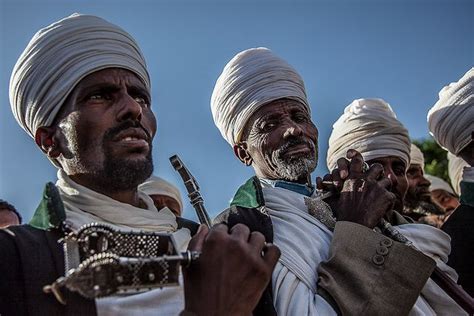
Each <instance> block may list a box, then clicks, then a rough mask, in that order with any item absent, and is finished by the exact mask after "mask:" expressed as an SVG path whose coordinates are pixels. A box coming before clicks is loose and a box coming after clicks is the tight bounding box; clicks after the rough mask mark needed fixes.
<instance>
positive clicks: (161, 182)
mask: <svg viewBox="0 0 474 316" xmlns="http://www.w3.org/2000/svg"><path fill="white" fill-rule="evenodd" d="M138 190H140V191H142V192H143V193H145V194H147V195H164V196H169V197H170V198H172V199H173V200H175V201H176V202H178V204H179V211H180V212H182V211H183V201H182V200H181V193H180V192H179V189H178V188H177V187H175V186H174V185H173V184H172V183H171V182H168V181H166V180H165V179H163V178H160V177H155V176H151V177H150V178H149V179H148V180H146V181H145V182H143V183H142V184H140V185H139V186H138Z"/></svg>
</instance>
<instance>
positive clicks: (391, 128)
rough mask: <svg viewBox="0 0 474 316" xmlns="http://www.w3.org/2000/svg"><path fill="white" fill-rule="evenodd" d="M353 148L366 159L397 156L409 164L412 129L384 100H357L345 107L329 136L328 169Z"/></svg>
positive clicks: (332, 167) (333, 166)
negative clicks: (409, 135)
mask: <svg viewBox="0 0 474 316" xmlns="http://www.w3.org/2000/svg"><path fill="white" fill-rule="evenodd" d="M349 149H355V150H357V151H359V152H360V153H361V154H362V156H363V157H364V160H366V161H367V160H372V159H375V158H381V157H387V156H395V157H398V158H400V159H401V160H403V161H404V162H405V164H406V165H407V167H408V164H409V162H410V139H409V138H408V131H407V130H406V129H405V127H404V126H403V125H402V123H400V121H398V120H397V117H396V115H395V113H394V112H393V111H392V108H391V107H390V105H389V104H388V103H387V102H385V101H384V100H382V99H358V100H354V101H353V102H352V103H351V104H349V105H348V106H347V107H346V108H345V109H344V113H343V114H342V116H341V117H340V118H339V119H338V120H337V121H336V123H334V125H333V129H332V133H331V136H330V137H329V148H328V154H327V160H326V162H327V167H328V169H329V170H333V169H334V168H336V167H337V160H338V159H339V158H341V157H346V153H347V150H349Z"/></svg>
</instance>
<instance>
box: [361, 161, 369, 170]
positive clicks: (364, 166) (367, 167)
mask: <svg viewBox="0 0 474 316" xmlns="http://www.w3.org/2000/svg"><path fill="white" fill-rule="evenodd" d="M369 168H370V167H369V164H368V163H366V162H365V161H364V164H363V165H362V172H367V170H369Z"/></svg>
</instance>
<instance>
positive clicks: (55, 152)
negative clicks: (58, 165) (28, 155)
mask: <svg viewBox="0 0 474 316" xmlns="http://www.w3.org/2000/svg"><path fill="white" fill-rule="evenodd" d="M35 142H36V145H38V147H39V148H41V150H42V151H43V152H44V153H45V154H46V155H48V157H50V158H58V157H59V155H60V154H61V150H60V144H59V139H58V137H57V136H56V128H55V127H52V126H48V127H45V126H42V127H39V128H38V129H37V130H36V133H35Z"/></svg>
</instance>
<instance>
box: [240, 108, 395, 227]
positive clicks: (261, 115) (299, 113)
mask: <svg viewBox="0 0 474 316" xmlns="http://www.w3.org/2000/svg"><path fill="white" fill-rule="evenodd" d="M244 130H245V131H244V133H243V135H242V140H243V141H242V142H240V143H239V144H237V145H235V146H234V153H235V155H236V156H237V157H238V158H239V159H240V161H242V162H243V163H244V164H246V165H252V166H253V168H254V170H255V173H256V175H257V176H258V177H260V178H267V179H274V180H275V179H282V178H281V177H280V175H279V174H278V172H277V168H276V167H275V165H274V164H273V162H272V161H271V159H269V158H268V157H271V153H272V152H273V151H275V150H277V149H278V148H280V147H281V146H282V144H284V143H285V142H287V140H288V139H289V138H297V139H300V140H301V141H302V142H301V143H300V144H298V145H296V146H294V147H290V149H289V150H288V151H287V152H285V154H286V155H288V156H293V157H301V156H304V157H306V156H310V157H314V158H315V159H317V152H316V148H317V143H318V130H317V128H316V126H315V125H314V124H313V122H312V121H311V118H310V116H309V114H308V113H307V112H306V111H304V110H303V109H302V106H301V105H300V104H298V102H297V101H294V100H288V99H280V100H276V101H274V102H271V103H269V104H267V105H264V106H262V107H261V108H260V109H259V110H257V111H256V112H255V113H254V114H253V115H252V116H251V118H250V120H249V121H248V123H247V124H246V128H245V129H244ZM312 151H313V152H312ZM311 154H312V155H311ZM348 158H349V159H352V162H350V163H349V161H347V160H345V159H344V160H341V162H342V161H347V162H348V163H347V165H344V167H345V169H343V170H342V173H343V174H344V173H345V179H346V178H347V179H348V180H346V181H345V182H344V183H342V182H341V187H340V190H339V191H340V192H341V194H337V195H335V196H334V197H333V198H332V202H331V203H330V204H331V206H332V208H333V210H337V213H338V220H344V221H351V222H355V223H358V224H361V225H364V226H367V227H371V228H373V227H375V226H376V225H377V224H378V223H379V222H380V219H381V218H382V217H383V216H384V215H385V213H386V212H387V211H388V210H389V209H391V207H392V206H393V203H394V200H395V197H394V195H393V194H392V193H390V192H389V191H388V190H387V189H388V188H389V187H390V185H391V182H390V180H388V179H385V180H384V179H383V177H382V173H383V168H382V166H380V165H378V164H375V165H374V166H373V167H372V168H370V170H369V171H367V172H362V166H363V159H362V156H361V155H360V154H359V153H358V152H356V151H350V153H349V154H348ZM290 161H291V160H290ZM314 167H315V165H314ZM313 170H314V168H313V169H307V170H302V172H301V174H300V175H299V177H298V178H297V179H296V180H290V179H285V178H283V180H286V181H293V182H297V183H303V184H308V183H309V178H310V173H311V172H312V171H313ZM320 182H322V179H320ZM374 201H376V203H374ZM368 210H371V212H368Z"/></svg>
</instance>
